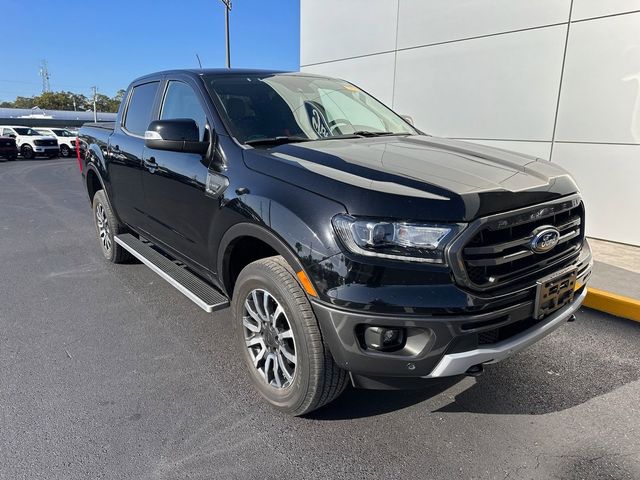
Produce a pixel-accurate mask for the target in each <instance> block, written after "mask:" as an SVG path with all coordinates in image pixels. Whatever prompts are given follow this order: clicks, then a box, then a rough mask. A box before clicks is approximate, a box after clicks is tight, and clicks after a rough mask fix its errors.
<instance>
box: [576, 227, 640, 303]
mask: <svg viewBox="0 0 640 480" xmlns="http://www.w3.org/2000/svg"><path fill="white" fill-rule="evenodd" d="M588 240H589V245H590V246H591V251H592V252H593V258H594V260H595V261H594V265H593V274H592V275H591V280H589V286H590V287H592V288H597V289H599V290H605V291H607V292H611V293H615V294H617V295H622V296H624V297H629V298H633V299H636V300H640V247H633V246H631V245H623V244H620V243H613V242H605V241H603V240H596V239H593V238H589V239H588Z"/></svg>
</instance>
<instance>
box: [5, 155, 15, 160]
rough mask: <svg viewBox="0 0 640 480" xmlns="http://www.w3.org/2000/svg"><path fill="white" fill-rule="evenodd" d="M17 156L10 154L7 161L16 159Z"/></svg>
mask: <svg viewBox="0 0 640 480" xmlns="http://www.w3.org/2000/svg"><path fill="white" fill-rule="evenodd" d="M17 158H18V156H17V155H12V156H10V157H9V158H7V160H9V161H14V160H15V159H17Z"/></svg>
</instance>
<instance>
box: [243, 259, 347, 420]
mask: <svg viewBox="0 0 640 480" xmlns="http://www.w3.org/2000/svg"><path fill="white" fill-rule="evenodd" d="M232 308H233V310H232V316H233V319H234V326H235V330H236V337H237V339H238V343H239V345H240V348H241V350H242V356H243V359H244V361H245V364H246V366H247V368H248V370H249V376H250V378H251V381H252V383H253V384H254V386H255V387H256V389H257V390H258V392H259V393H260V394H261V395H262V396H263V397H264V398H265V399H266V400H267V401H268V402H269V403H270V404H271V405H272V406H273V407H275V408H277V409H278V410H280V411H283V412H285V413H288V414H292V415H303V414H305V413H309V412H311V411H313V410H315V409H317V408H320V407H322V406H323V405H325V404H327V403H329V402H331V401H332V400H334V399H335V398H337V397H338V396H339V395H340V394H341V393H342V391H343V390H344V388H345V387H346V384H347V372H345V371H344V370H342V369H340V368H339V367H338V366H337V365H336V363H335V361H334V360H333V357H332V356H331V352H329V349H328V347H327V345H326V344H325V343H324V341H323V339H322V335H321V333H320V328H319V326H318V321H317V320H316V317H315V315H314V314H313V310H312V309H311V305H310V303H309V300H308V299H307V297H306V295H305V293H304V291H303V290H302V289H301V288H300V285H299V284H298V282H297V280H296V278H295V275H294V273H293V272H292V271H291V268H290V267H289V265H288V264H287V263H286V261H285V260H284V259H283V258H282V257H279V256H278V257H270V258H265V259H262V260H257V261H255V262H253V263H251V264H249V265H247V266H246V267H245V268H244V269H243V270H242V272H240V275H239V276H238V280H237V282H236V286H235V289H234V292H233V301H232Z"/></svg>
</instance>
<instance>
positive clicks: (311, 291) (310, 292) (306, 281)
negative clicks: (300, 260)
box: [296, 270, 318, 297]
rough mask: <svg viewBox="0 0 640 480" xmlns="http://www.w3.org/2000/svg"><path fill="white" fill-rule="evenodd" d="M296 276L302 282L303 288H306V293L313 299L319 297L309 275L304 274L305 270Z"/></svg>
mask: <svg viewBox="0 0 640 480" xmlns="http://www.w3.org/2000/svg"><path fill="white" fill-rule="evenodd" d="M296 276H297V277H298V280H300V284H301V285H302V288H304V291H305V292H307V294H308V295H311V296H312V297H317V296H318V292H316V289H315V288H314V287H313V284H312V283H311V280H309V277H308V276H307V274H306V273H304V270H300V271H299V272H298V273H296Z"/></svg>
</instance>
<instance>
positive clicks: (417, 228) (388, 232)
mask: <svg viewBox="0 0 640 480" xmlns="http://www.w3.org/2000/svg"><path fill="white" fill-rule="evenodd" d="M332 222H333V227H334V228H335V230H336V232H337V233H338V237H339V238H340V240H342V243H343V244H344V246H345V247H346V248H347V249H348V250H349V251H351V252H353V253H357V254H359V255H368V256H373V257H382V258H389V259H394V260H405V261H411V262H427V263H445V260H444V249H445V247H446V246H447V245H448V244H449V243H450V242H451V240H452V239H453V238H454V237H455V236H456V235H457V234H458V232H460V231H461V230H462V229H463V228H464V225H462V224H447V225H443V224H427V223H408V222H387V221H379V220H373V219H357V218H354V217H352V216H350V215H342V214H340V215H336V216H335V217H333V219H332Z"/></svg>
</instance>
